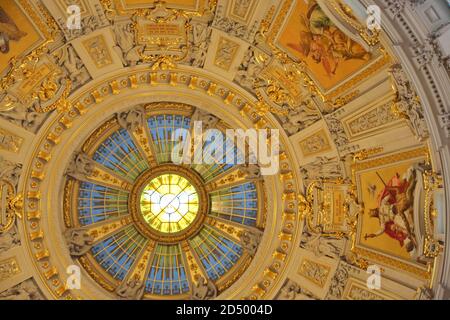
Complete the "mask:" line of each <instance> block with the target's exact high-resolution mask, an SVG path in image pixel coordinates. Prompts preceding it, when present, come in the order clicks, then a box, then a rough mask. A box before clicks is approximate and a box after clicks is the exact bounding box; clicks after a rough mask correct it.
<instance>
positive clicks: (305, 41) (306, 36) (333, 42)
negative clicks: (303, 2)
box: [288, 1, 371, 77]
mask: <svg viewBox="0 0 450 320" xmlns="http://www.w3.org/2000/svg"><path fill="white" fill-rule="evenodd" d="M300 24H301V28H300V37H299V42H298V43H288V46H289V47H290V48H292V49H294V50H295V51H297V52H299V53H300V54H301V55H302V56H304V57H305V58H307V57H311V58H312V59H313V60H314V61H315V62H316V63H321V64H322V66H323V68H324V70H325V71H326V73H327V75H328V76H330V77H331V76H334V75H335V74H336V69H337V68H338V66H339V63H340V62H342V61H346V60H352V59H362V60H366V61H367V60H369V59H370V57H371V55H370V53H368V52H367V51H365V49H364V48H363V47H362V46H361V45H360V44H358V43H357V42H355V41H353V40H352V39H350V38H349V37H348V36H347V35H345V34H344V33H343V32H342V31H341V30H339V29H338V28H337V27H336V26H335V24H334V23H333V22H332V21H331V20H330V18H328V17H327V16H326V15H325V13H324V12H323V11H322V9H321V8H320V6H319V5H318V4H317V3H316V2H315V1H310V2H309V4H308V10H307V12H306V14H305V15H301V16H300Z"/></svg>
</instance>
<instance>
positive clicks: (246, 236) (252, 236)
mask: <svg viewBox="0 0 450 320" xmlns="http://www.w3.org/2000/svg"><path fill="white" fill-rule="evenodd" d="M261 237H262V235H261V233H259V232H256V231H255V232H250V231H244V232H243V233H242V234H241V235H240V239H241V243H242V246H243V247H244V249H245V250H247V251H248V253H249V254H250V255H251V256H254V255H255V254H256V251H257V249H258V246H259V243H260V242H261Z"/></svg>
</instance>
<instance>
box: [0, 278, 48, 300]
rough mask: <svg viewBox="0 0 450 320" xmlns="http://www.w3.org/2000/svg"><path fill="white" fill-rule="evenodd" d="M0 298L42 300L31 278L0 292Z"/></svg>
mask: <svg viewBox="0 0 450 320" xmlns="http://www.w3.org/2000/svg"><path fill="white" fill-rule="evenodd" d="M0 300H44V298H43V297H42V294H41V293H40V292H39V289H38V288H37V286H36V284H35V283H34V281H33V280H31V279H28V280H25V281H24V282H22V283H20V284H18V285H16V286H14V287H12V288H9V289H8V290H6V291H4V292H2V293H0Z"/></svg>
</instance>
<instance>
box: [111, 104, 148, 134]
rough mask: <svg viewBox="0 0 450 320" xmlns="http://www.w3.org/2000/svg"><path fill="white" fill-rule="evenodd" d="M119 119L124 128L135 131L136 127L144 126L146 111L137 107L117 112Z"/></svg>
mask: <svg viewBox="0 0 450 320" xmlns="http://www.w3.org/2000/svg"><path fill="white" fill-rule="evenodd" d="M117 121H118V122H119V125H120V126H121V127H122V128H124V129H126V130H128V131H130V132H134V131H136V129H138V128H142V127H143V124H144V111H143V110H140V109H136V110H131V111H127V112H122V113H119V114H117Z"/></svg>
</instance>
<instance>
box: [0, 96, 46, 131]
mask: <svg viewBox="0 0 450 320" xmlns="http://www.w3.org/2000/svg"><path fill="white" fill-rule="evenodd" d="M0 117H1V118H3V119H6V120H8V121H9V122H11V123H13V124H15V125H18V126H20V127H22V128H24V129H26V130H28V131H31V132H36V131H37V130H38V129H39V127H40V126H41V124H42V123H43V122H44V120H45V119H46V117H47V115H46V114H43V113H38V112H36V111H35V109H34V108H33V106H25V105H24V104H22V103H20V101H19V100H18V99H17V98H16V97H15V96H14V95H11V94H9V93H8V92H7V91H6V92H5V93H3V94H2V93H0Z"/></svg>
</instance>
